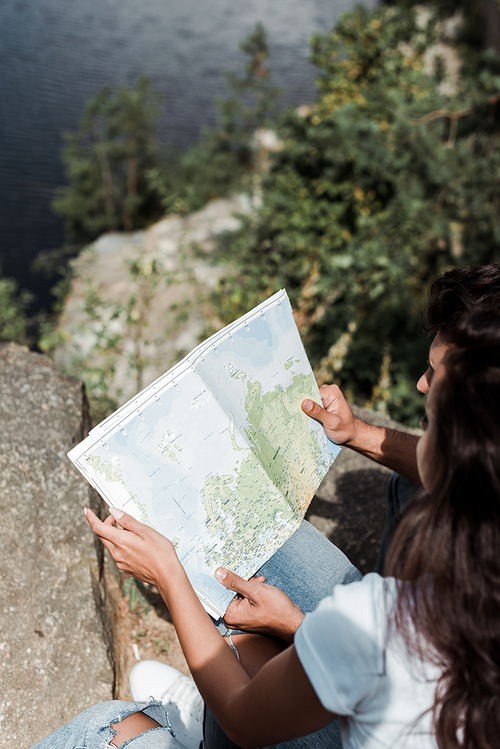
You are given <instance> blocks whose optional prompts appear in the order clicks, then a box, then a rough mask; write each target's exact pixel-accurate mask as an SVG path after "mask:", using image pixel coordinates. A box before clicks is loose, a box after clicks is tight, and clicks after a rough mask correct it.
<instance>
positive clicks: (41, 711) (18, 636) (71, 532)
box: [0, 344, 114, 749]
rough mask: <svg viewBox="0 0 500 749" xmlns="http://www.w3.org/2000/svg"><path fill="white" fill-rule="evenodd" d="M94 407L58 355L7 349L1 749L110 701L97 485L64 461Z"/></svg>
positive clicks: (1, 359)
mask: <svg viewBox="0 0 500 749" xmlns="http://www.w3.org/2000/svg"><path fill="white" fill-rule="evenodd" d="M85 403H86V401H85V396H84V392H83V387H82V384H81V383H80V382H79V381H77V380H75V379H72V378H68V377H61V376H60V375H58V374H57V372H56V370H55V367H54V365H53V363H52V362H51V361H50V359H48V358H46V357H44V356H40V355H38V354H34V353H31V352H29V351H28V349H26V348H24V347H20V346H17V345H15V344H4V345H2V346H0V443H1V449H0V487H1V490H2V491H1V496H0V511H1V527H2V545H1V548H0V560H1V562H0V676H1V684H2V689H1V697H0V747H1V748H2V749H7V748H8V749H12V747H16V748H18V749H24V747H28V746H31V745H32V744H34V743H36V742H37V741H39V740H40V739H42V738H44V737H45V736H46V735H48V734H49V733H51V732H52V731H54V730H55V729H56V728H59V727H60V726H61V725H64V724H65V723H67V722H68V721H69V720H71V719H72V718H73V717H74V716H75V715H77V714H78V713H79V712H81V711H82V710H84V709H85V708H87V707H89V706H90V705H92V704H95V703H96V702H100V701H102V700H106V699H111V698H112V695H113V683H114V673H113V668H112V666H111V663H110V660H109V659H108V655H107V647H106V645H105V638H104V635H103V628H102V625H101V619H100V616H99V614H98V613H97V611H96V606H95V602H94V596H93V593H92V589H93V587H94V588H95V590H96V592H97V593H98V594H100V596H101V598H102V597H103V596H102V591H101V592H100V591H99V570H98V565H97V563H96V553H95V548H94V542H93V538H92V536H91V533H90V532H89V529H88V526H87V523H86V521H85V518H84V514H83V507H84V506H85V505H88V503H89V499H88V497H89V493H88V486H87V484H86V482H85V481H84V480H83V479H82V478H81V477H80V476H79V475H78V473H77V472H76V471H75V470H74V468H73V467H72V465H71V464H70V462H69V460H68V459H67V457H66V453H67V451H68V450H69V449H70V448H71V447H72V446H73V445H74V444H76V443H77V442H79V441H80V440H81V439H82V438H83V437H84V436H85V433H84V429H86V427H87V426H88V423H86V416H85Z"/></svg>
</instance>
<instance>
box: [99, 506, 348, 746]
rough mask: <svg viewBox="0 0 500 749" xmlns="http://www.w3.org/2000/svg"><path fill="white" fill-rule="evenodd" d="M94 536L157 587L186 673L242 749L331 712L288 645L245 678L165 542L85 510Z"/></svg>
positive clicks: (302, 731)
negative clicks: (102, 518)
mask: <svg viewBox="0 0 500 749" xmlns="http://www.w3.org/2000/svg"><path fill="white" fill-rule="evenodd" d="M86 514H87V520H88V521H89V523H90V526H91V528H92V530H93V531H94V533H96V534H97V535H98V536H99V538H100V539H101V541H102V542H103V544H104V545H105V546H106V548H107V549H109V551H110V553H111V555H112V556H113V558H114V559H115V561H116V563H117V565H118V568H119V569H121V570H123V571H124V572H127V573H128V574H130V575H132V576H134V577H137V578H139V579H141V580H144V581H145V582H149V583H153V584H155V585H157V587H158V589H159V591H160V593H161V595H162V597H163V599H164V600H165V603H166V604H167V606H168V609H169V611H170V614H171V616H172V621H173V623H174V625H175V628H176V630H177V635H178V637H179V641H180V643H181V646H182V649H183V651H184V655H185V657H186V660H187V662H188V665H189V668H190V671H191V673H192V675H193V678H194V680H195V682H196V684H197V686H198V688H199V690H200V692H201V694H202V696H203V699H204V700H205V702H206V703H207V705H208V707H209V709H210V710H211V712H212V713H213V714H214V716H215V718H216V720H217V721H218V722H219V723H220V725H221V726H222V728H223V729H224V731H225V732H226V733H227V734H228V736H229V737H230V738H231V739H232V740H233V741H234V742H235V743H236V744H238V746H241V747H243V749H252V747H258V746H269V745H272V744H275V743H278V742H280V741H285V740H288V739H291V738H295V737H297V736H303V735H306V734H308V733H312V732H314V731H316V730H319V729H320V728H323V727H324V726H326V725H328V724H329V723H330V722H331V721H332V720H333V719H334V718H335V716H334V715H333V714H332V713H330V712H329V711H328V710H325V708H324V707H323V706H322V705H321V703H320V701H319V699H318V697H317V696H316V693H315V692H314V690H313V688H312V686H311V684H310V682H309V680H308V678H307V676H306V674H305V671H304V669H303V668H302V666H301V664H300V661H299V659H298V656H297V654H296V652H295V648H294V647H293V646H291V647H289V648H287V649H286V650H284V651H283V652H282V653H280V654H279V655H277V656H276V657H274V658H272V659H271V660H270V661H268V663H266V664H265V665H264V666H263V667H262V668H261V669H260V671H259V672H258V673H257V675H256V676H255V677H254V679H250V677H249V676H248V674H247V673H246V671H245V670H244V668H243V667H242V665H241V664H240V663H239V661H238V660H237V659H236V657H235V655H234V653H233V652H232V651H231V650H230V648H228V647H227V645H226V644H225V643H224V641H223V638H222V637H221V635H220V634H219V632H218V631H217V629H216V628H215V627H214V626H213V624H212V622H211V621H210V619H209V617H208V615H207V614H206V612H205V611H204V609H203V607H202V605H201V603H200V602H199V600H198V598H197V596H196V594H195V592H194V590H193V588H192V587H191V584H190V582H189V580H188V578H187V576H186V573H185V572H184V569H183V567H182V565H181V564H180V562H179V560H178V558H177V555H176V553H175V549H174V547H173V546H172V544H171V543H170V541H169V540H168V539H166V538H165V537H164V536H162V535H160V534H159V533H157V531H155V530H153V529H152V528H150V527H148V526H146V525H143V524H142V523H139V522H138V521H137V520H134V519H133V518H132V517H131V516H130V515H127V514H122V515H121V516H120V517H119V520H118V522H119V523H120V525H122V526H123V529H121V528H115V527H114V525H113V523H114V519H113V518H112V517H110V518H108V519H107V520H106V521H105V522H104V523H103V522H101V521H100V520H99V519H98V518H97V516H96V515H95V514H94V513H93V512H92V511H91V510H87V513H86Z"/></svg>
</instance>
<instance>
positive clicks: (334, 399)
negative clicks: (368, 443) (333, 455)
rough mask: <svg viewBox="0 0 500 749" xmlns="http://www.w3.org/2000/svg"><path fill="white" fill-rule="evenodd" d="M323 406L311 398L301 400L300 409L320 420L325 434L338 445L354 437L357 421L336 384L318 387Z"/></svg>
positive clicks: (344, 443) (350, 440)
mask: <svg viewBox="0 0 500 749" xmlns="http://www.w3.org/2000/svg"><path fill="white" fill-rule="evenodd" d="M319 392H320V393H321V399H322V401H323V406H324V408H323V407H322V406H320V405H319V404H318V403H315V402H314V401H312V400H309V399H307V400H305V401H302V410H303V411H304V413H306V414H307V415H308V416H312V418H313V419H317V420H318V421H321V423H322V424H323V428H324V430H325V434H326V436H327V437H328V438H329V439H331V440H332V441H333V442H336V443H337V444H339V445H348V444H349V443H350V442H352V441H353V440H354V439H355V436H356V426H357V421H358V419H356V417H355V416H354V414H353V412H352V411H351V407H350V406H349V404H348V403H347V401H346V399H345V398H344V396H343V394H342V391H341V390H340V388H339V386H338V385H322V386H321V387H320V389H319Z"/></svg>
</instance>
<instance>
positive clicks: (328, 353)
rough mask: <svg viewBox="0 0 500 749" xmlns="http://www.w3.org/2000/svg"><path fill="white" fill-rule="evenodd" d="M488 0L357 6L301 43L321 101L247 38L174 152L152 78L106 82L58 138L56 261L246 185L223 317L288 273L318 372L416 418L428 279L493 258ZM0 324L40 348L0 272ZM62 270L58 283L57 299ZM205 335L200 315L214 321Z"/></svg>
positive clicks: (493, 111)
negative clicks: (246, 209)
mask: <svg viewBox="0 0 500 749" xmlns="http://www.w3.org/2000/svg"><path fill="white" fill-rule="evenodd" d="M499 7H500V6H499V4H498V2H497V0H482V1H481V2H479V0H477V1H476V0H435V1H434V2H427V3H419V4H418V5H415V4H414V3H412V2H410V0H390V1H389V0H387V2H386V3H384V4H382V5H381V6H380V7H379V8H377V9H376V10H375V11H371V12H368V11H367V10H366V9H364V7H363V6H359V7H358V8H357V9H355V10H354V11H352V12H349V13H347V14H345V15H344V16H343V17H342V18H341V20H340V21H339V23H338V24H337V25H336V27H335V28H334V29H333V30H332V31H331V32H330V33H327V34H317V35H315V36H314V37H313V38H312V40H311V61H312V62H313V64H314V65H315V66H316V68H317V70H318V78H317V91H318V95H317V100H316V102H315V103H314V104H313V105H310V106H307V107H306V106H304V107H300V108H299V109H295V108H282V107H280V106H279V98H280V95H281V93H282V92H281V91H280V90H279V89H277V88H276V87H274V86H273V85H272V80H271V70H270V67H269V61H268V58H269V54H270V51H269V48H268V44H267V37H266V31H265V28H264V26H263V25H262V24H258V25H257V26H256V28H255V29H254V31H253V32H252V33H251V34H250V35H249V36H248V37H247V38H246V39H245V40H243V42H242V43H241V49H242V50H243V51H244V52H245V53H246V55H247V59H248V62H247V64H246V66H245V69H244V70H243V72H242V73H239V74H238V73H234V72H230V73H226V74H225V79H226V84H227V88H228V96H227V97H226V98H221V99H218V100H217V102H216V106H217V111H218V123H219V124H218V126H217V127H216V128H211V129H209V128H206V129H205V130H204V131H203V132H202V134H201V137H200V139H199V141H198V142H197V143H195V144H194V145H193V146H191V147H190V148H189V149H188V150H187V151H185V152H179V151H175V150H174V149H172V148H166V147H164V146H161V145H160V144H159V142H158V139H157V134H156V123H157V120H158V118H159V117H160V114H161V100H160V98H159V96H158V95H157V94H155V92H154V91H153V90H152V88H151V85H150V83H149V81H148V79H147V78H146V77H141V78H140V79H139V80H138V81H137V83H136V84H135V86H133V87H126V86H121V87H119V88H118V89H117V90H115V91H113V90H112V89H111V88H110V87H105V88H104V89H102V90H101V91H99V92H98V93H97V94H96V96H95V97H94V98H93V99H92V100H90V101H89V102H88V103H87V106H86V109H85V112H84V115H83V118H82V121H81V126H80V130H79V132H78V133H71V134H67V135H66V147H65V149H64V153H63V157H64V160H65V163H66V167H67V174H68V178H69V185H68V186H66V187H61V188H60V189H59V191H58V194H57V196H56V198H55V199H54V203H53V209H54V211H55V212H57V213H58V214H59V215H61V216H62V217H63V218H64V221H65V226H66V235H67V242H66V244H65V246H64V247H63V248H61V250H60V251H59V252H57V253H55V254H53V255H51V256H50V257H48V256H45V257H42V258H40V261H39V262H40V265H41V266H43V267H44V269H45V270H48V269H52V270H54V271H55V272H56V274H57V273H58V274H59V277H60V278H63V279H66V281H67V273H66V268H67V260H68V258H71V257H72V256H74V255H76V254H78V252H79V251H80V249H81V248H82V247H84V246H86V245H88V243H89V242H91V241H92V240H93V239H95V238H96V237H97V236H99V234H101V233H102V232H104V231H109V230H125V231H130V230H134V229H139V228H143V227H145V226H148V225H149V224H151V223H152V222H154V221H155V220H157V219H159V218H161V217H162V216H164V215H165V214H169V213H177V214H188V213H189V212H191V211H194V210H197V209H199V208H200V207H202V206H203V205H204V204H205V203H206V202H207V201H209V200H211V199H213V198H216V197H222V196H225V195H228V194H231V193H235V192H241V191H246V192H248V193H249V194H251V195H252V196H254V198H255V196H257V197H258V199H259V204H260V208H259V209H258V210H256V211H255V212H254V214H253V215H252V216H251V217H245V218H243V219H242V222H243V223H242V228H241V230H239V231H238V232H236V233H234V232H233V233H231V234H227V235H225V236H224V237H222V239H221V241H220V243H219V247H218V249H217V251H216V253H215V254H214V262H217V263H223V264H224V265H225V266H227V268H228V272H227V273H226V274H225V276H224V277H223V278H222V279H221V281H220V283H219V287H218V289H217V291H216V292H215V293H214V295H213V303H214V305H215V307H216V310H217V313H218V316H219V318H220V320H221V321H222V322H223V323H228V322H230V321H231V320H233V319H235V318H236V317H238V316H239V315H241V314H243V313H244V312H246V311H248V310H249V309H250V308H252V307H253V306H254V305H255V304H257V303H259V302H260V301H262V299H264V298H266V297H267V296H269V295H270V294H272V293H273V292H275V291H276V290H278V289H279V288H282V287H285V288H286V289H287V291H288V294H289V296H290V298H291V302H292V305H293V307H294V309H295V310H296V319H297V324H298V327H299V330H300V332H301V335H302V338H303V341H304V344H305V346H306V349H307V352H308V354H309V357H310V359H311V362H312V364H313V366H314V367H315V368H316V374H317V376H318V379H319V381H320V382H326V381H336V382H337V383H338V384H339V385H340V386H341V387H342V388H343V389H344V391H345V393H346V395H347V397H348V398H349V399H351V400H353V401H355V402H358V403H360V404H362V405H369V406H371V407H373V408H376V409H378V410H381V411H384V412H385V413H388V414H390V415H391V416H392V417H393V418H395V419H397V420H399V421H401V422H404V423H407V424H410V425H416V424H417V423H418V420H419V418H420V415H421V414H420V411H421V409H422V403H421V397H420V396H419V395H418V394H417V392H416V390H415V381H416V379H417V378H418V376H419V375H420V373H421V370H422V366H423V363H424V362H425V360H426V358H427V349H428V345H429V342H428V341H427V340H426V338H425V335H424V334H423V333H422V325H421V322H422V321H421V313H422V310H423V309H424V307H425V302H426V298H427V292H428V287H429V285H430V283H431V282H432V281H433V280H434V279H435V278H436V277H437V276H438V275H440V274H441V273H442V272H444V271H445V270H447V269H449V268H451V267H454V266H456V265H465V264H468V263H485V262H489V261H491V260H494V259H499V258H500V249H499V248H500V212H499V202H500V192H499V177H500V137H499V136H500V112H499V99H500V55H499V50H500V16H499ZM1 283H2V284H3V285H4V286H2V289H1V291H2V294H1V297H2V305H1V309H0V323H1V324H2V330H3V333H2V338H3V339H4V340H5V339H6V338H9V339H10V340H12V339H14V340H20V341H27V342H30V339H29V331H30V329H31V330H32V331H34V332H32V333H31V336H32V337H31V344H32V345H34V346H36V345H37V338H36V336H37V332H36V331H37V330H38V335H39V334H40V330H42V328H41V327H39V328H36V326H33V324H32V325H31V328H30V326H29V324H28V321H27V320H26V315H25V312H24V310H25V308H26V303H27V302H26V299H24V298H23V297H20V296H19V295H16V289H15V288H13V287H12V285H10V283H11V282H9V281H8V280H7V279H4V280H3V281H2V282H1ZM66 288H67V286H66V285H65V284H63V285H62V286H60V298H61V299H62V298H63V297H64V293H65V290H66ZM209 332H210V331H209Z"/></svg>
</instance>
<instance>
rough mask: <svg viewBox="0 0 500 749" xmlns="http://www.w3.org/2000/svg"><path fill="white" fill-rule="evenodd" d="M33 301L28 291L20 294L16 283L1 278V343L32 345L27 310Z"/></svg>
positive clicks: (9, 279)
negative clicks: (10, 342) (12, 342)
mask: <svg viewBox="0 0 500 749" xmlns="http://www.w3.org/2000/svg"><path fill="white" fill-rule="evenodd" d="M32 299H33V297H32V295H31V294H30V293H29V292H28V291H22V292H20V293H19V288H18V284H17V283H16V281H14V280H13V279H11V278H1V277H0V341H4V342H5V341H7V342H9V341H14V342H15V343H21V344H29V343H30V336H29V334H28V325H29V320H28V318H27V316H26V309H27V307H28V306H29V305H30V303H31V301H32Z"/></svg>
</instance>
